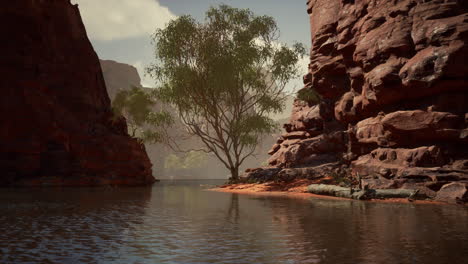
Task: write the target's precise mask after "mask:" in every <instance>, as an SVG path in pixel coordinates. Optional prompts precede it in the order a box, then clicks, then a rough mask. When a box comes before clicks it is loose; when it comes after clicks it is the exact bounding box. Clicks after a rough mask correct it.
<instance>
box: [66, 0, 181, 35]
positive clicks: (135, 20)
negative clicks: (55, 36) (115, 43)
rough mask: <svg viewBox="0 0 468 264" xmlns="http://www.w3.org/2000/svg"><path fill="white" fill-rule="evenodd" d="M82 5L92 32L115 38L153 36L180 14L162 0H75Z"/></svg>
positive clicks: (89, 33)
mask: <svg viewBox="0 0 468 264" xmlns="http://www.w3.org/2000/svg"><path fill="white" fill-rule="evenodd" d="M72 2H73V3H77V4H78V5H79V8H80V12H81V16H82V18H83V21H84V24H85V26H86V31H87V32H88V36H89V37H90V38H91V39H92V40H99V41H112V40H118V39H126V38H132V37H141V36H150V35H151V34H152V33H153V32H154V30H155V29H156V28H163V27H164V26H165V24H166V23H167V22H169V20H171V19H174V18H176V16H175V15H174V14H173V13H172V12H171V11H170V10H169V9H168V8H167V7H165V6H162V5H161V4H160V3H159V1H158V0H72Z"/></svg>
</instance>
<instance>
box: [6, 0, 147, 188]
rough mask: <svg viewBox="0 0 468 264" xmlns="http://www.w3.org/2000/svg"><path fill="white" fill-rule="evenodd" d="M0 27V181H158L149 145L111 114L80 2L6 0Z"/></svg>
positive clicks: (19, 183) (36, 183)
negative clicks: (129, 134) (4, 37)
mask: <svg viewBox="0 0 468 264" xmlns="http://www.w3.org/2000/svg"><path fill="white" fill-rule="evenodd" d="M12 21H14V22H12ZM0 32H1V34H2V36H6V37H7V39H6V40H5V41H2V42H0V50H1V51H2V60H0V74H1V76H2V78H0V90H1V91H2V97H1V98H0V116H1V122H0V124H1V125H0V168H1V171H2V176H0V185H3V186H5V185H15V186H43V185H71V186H76V185H104V184H111V185H144V184H150V183H152V182H154V178H153V176H152V173H151V163H150V161H149V160H148V157H147V155H146V152H145V148H144V146H143V145H142V144H140V143H139V142H137V140H135V139H132V138H130V137H129V136H128V134H127V128H126V122H125V120H123V119H119V120H113V118H112V117H113V115H112V112H111V108H110V102H109V97H108V95H107V92H106V87H105V84H104V79H103V76H102V71H101V67H100V65H99V60H98V58H97V55H96V53H95V52H94V50H93V47H92V46H91V43H90V42H89V40H88V38H87V35H86V31H85V28H84V25H83V23H82V20H81V17H80V13H79V10H78V7H77V6H76V5H72V4H71V3H70V2H69V0H53V1H37V0H19V1H7V2H5V3H2V8H1V9H0Z"/></svg>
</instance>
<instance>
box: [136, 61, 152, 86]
mask: <svg viewBox="0 0 468 264" xmlns="http://www.w3.org/2000/svg"><path fill="white" fill-rule="evenodd" d="M132 66H133V67H135V68H136V69H137V71H138V75H140V78H141V85H143V87H148V88H151V87H153V86H154V83H155V81H154V80H153V79H152V78H151V77H149V76H148V75H147V74H146V73H145V65H144V64H143V62H142V61H141V60H139V61H136V62H135V63H133V64H132Z"/></svg>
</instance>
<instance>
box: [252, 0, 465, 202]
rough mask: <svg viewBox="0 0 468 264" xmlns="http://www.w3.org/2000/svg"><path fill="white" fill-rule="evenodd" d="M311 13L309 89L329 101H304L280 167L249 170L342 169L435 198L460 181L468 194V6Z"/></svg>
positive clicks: (299, 172) (412, 2)
mask: <svg viewBox="0 0 468 264" xmlns="http://www.w3.org/2000/svg"><path fill="white" fill-rule="evenodd" d="M307 11H308V13H309V15H310V22H311V35H312V48H311V60H310V64H309V73H308V74H307V75H306V76H304V83H305V88H303V89H305V90H307V89H313V90H315V91H316V92H317V93H318V94H319V95H320V96H321V102H320V103H319V104H316V105H314V104H313V103H311V102H304V101H298V100H297V101H296V102H295V103H294V109H293V113H292V116H291V119H290V122H289V123H288V124H286V125H285V128H286V131H287V133H285V134H284V135H283V136H282V137H280V138H279V139H278V142H277V144H276V145H275V146H274V147H273V148H272V150H271V151H270V154H272V157H271V158H270V159H269V164H270V165H271V167H270V168H263V169H256V170H252V171H249V173H248V174H247V176H251V177H255V178H268V177H270V176H271V175H276V176H278V175H279V176H293V177H296V176H300V177H308V176H310V175H317V174H327V175H341V176H348V177H353V178H354V179H355V180H357V179H358V178H362V183H363V184H364V185H367V186H369V187H370V188H417V189H419V190H420V191H421V192H422V193H424V194H427V195H428V196H430V197H434V196H435V195H436V192H438V191H439V190H440V189H441V187H442V186H444V185H445V184H448V183H452V182H457V184H458V185H457V186H458V187H457V188H459V189H458V190H460V191H461V192H465V193H466V184H467V183H468V129H467V126H468V113H467V112H468V101H467V98H468V86H467V78H468V66H467V64H466V55H467V51H468V45H467V44H466V43H467V41H468V2H467V1H464V0H432V1H423V0H402V1H392V0H361V1H359V0H310V1H308V10H307ZM265 175H267V176H265ZM268 175H270V176H268ZM452 186H453V185H452ZM463 190H465V191H463ZM467 198H468V197H467Z"/></svg>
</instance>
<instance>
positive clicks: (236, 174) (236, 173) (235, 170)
mask: <svg viewBox="0 0 468 264" xmlns="http://www.w3.org/2000/svg"><path fill="white" fill-rule="evenodd" d="M230 171H231V178H229V182H231V183H236V182H238V181H239V168H238V167H237V168H230Z"/></svg>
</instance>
